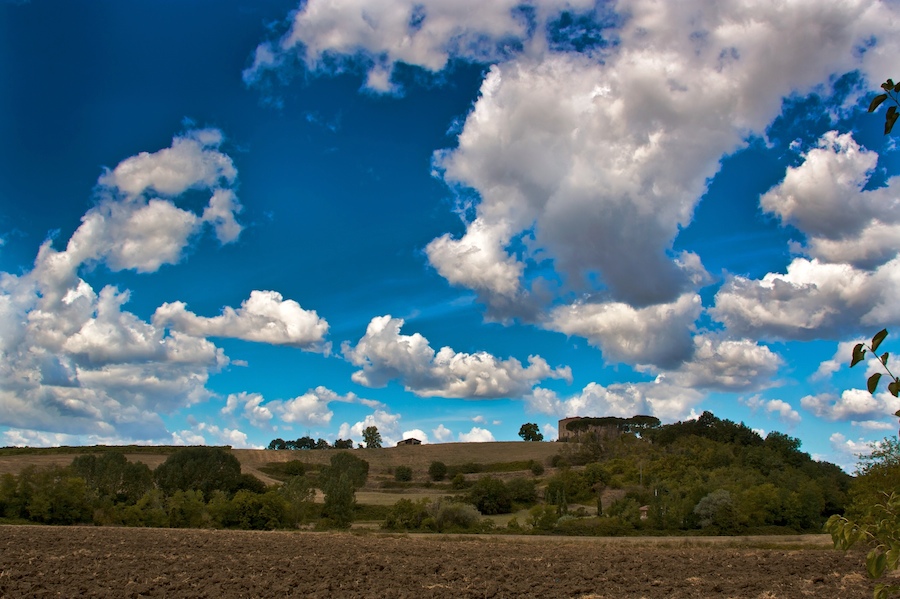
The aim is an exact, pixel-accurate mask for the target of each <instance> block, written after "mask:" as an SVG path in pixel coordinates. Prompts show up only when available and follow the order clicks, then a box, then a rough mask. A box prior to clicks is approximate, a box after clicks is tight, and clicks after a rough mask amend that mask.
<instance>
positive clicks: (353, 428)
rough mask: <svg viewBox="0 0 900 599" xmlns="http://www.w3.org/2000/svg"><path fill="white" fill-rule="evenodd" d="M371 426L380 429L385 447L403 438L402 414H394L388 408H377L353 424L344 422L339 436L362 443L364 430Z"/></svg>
mask: <svg viewBox="0 0 900 599" xmlns="http://www.w3.org/2000/svg"><path fill="white" fill-rule="evenodd" d="M370 426H374V427H376V428H377V429H378V432H379V433H380V434H381V440H382V442H383V445H384V446H385V447H391V446H392V445H396V444H397V441H399V440H400V439H401V438H402V437H401V436H400V435H401V432H400V414H392V413H390V412H388V411H387V410H375V411H374V412H373V413H371V414H369V415H367V416H366V417H365V418H364V419H363V420H361V421H359V422H357V423H355V424H352V425H351V424H350V423H348V422H344V423H343V424H341V426H340V429H339V430H338V437H340V438H341V439H353V440H354V441H356V442H357V443H361V442H362V440H363V431H364V430H366V428H368V427H370Z"/></svg>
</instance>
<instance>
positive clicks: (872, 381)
mask: <svg viewBox="0 0 900 599" xmlns="http://www.w3.org/2000/svg"><path fill="white" fill-rule="evenodd" d="M880 380H881V373H880V372H876V373H875V374H873V375H872V376H870V377H869V380H868V381H866V387H867V388H868V389H869V393H871V394H872V395H875V390H876V389H877V388H878V381H880Z"/></svg>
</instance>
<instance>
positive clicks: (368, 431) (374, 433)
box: [363, 426, 382, 449]
mask: <svg viewBox="0 0 900 599" xmlns="http://www.w3.org/2000/svg"><path fill="white" fill-rule="evenodd" d="M363 443H365V444H366V447H367V448H368V449H378V448H380V447H381V443H382V441H381V433H379V432H378V427H377V426H367V427H366V428H365V430H363Z"/></svg>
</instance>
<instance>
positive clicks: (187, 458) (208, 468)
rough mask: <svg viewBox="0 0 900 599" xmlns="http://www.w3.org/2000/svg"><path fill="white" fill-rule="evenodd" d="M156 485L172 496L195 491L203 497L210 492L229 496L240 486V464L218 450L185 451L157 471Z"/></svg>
mask: <svg viewBox="0 0 900 599" xmlns="http://www.w3.org/2000/svg"><path fill="white" fill-rule="evenodd" d="M155 478H156V484H157V485H158V486H159V488H160V490H161V491H162V492H163V493H165V494H167V495H171V494H173V493H175V492H176V491H191V490H196V491H200V492H201V493H203V495H204V496H205V497H209V496H210V495H212V493H213V491H217V490H218V491H224V492H225V493H227V494H229V495H232V494H234V493H235V492H237V491H238V490H239V489H240V488H241V485H242V482H244V481H242V479H241V463H240V462H239V461H238V459H237V458H236V457H234V455H232V453H231V452H230V451H228V450H227V449H224V448H221V447H186V448H184V449H181V450H179V451H177V452H175V453H173V454H172V455H171V456H169V457H168V458H167V459H166V461H165V462H163V463H162V464H160V465H159V467H157V469H156V472H155Z"/></svg>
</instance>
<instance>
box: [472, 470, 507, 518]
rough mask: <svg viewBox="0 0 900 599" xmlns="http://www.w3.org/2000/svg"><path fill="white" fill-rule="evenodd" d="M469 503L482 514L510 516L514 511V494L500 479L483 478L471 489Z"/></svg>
mask: <svg viewBox="0 0 900 599" xmlns="http://www.w3.org/2000/svg"><path fill="white" fill-rule="evenodd" d="M467 500H468V501H469V503H471V504H472V505H474V506H475V507H476V508H478V511H480V512H481V513H482V514H487V515H491V514H508V513H509V512H511V511H512V494H511V493H510V491H509V488H508V487H507V486H506V483H504V482H503V481H502V480H500V479H499V478H494V477H493V476H483V477H481V478H479V479H478V480H477V481H475V484H473V485H472V486H471V488H469V493H468V495H467Z"/></svg>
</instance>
